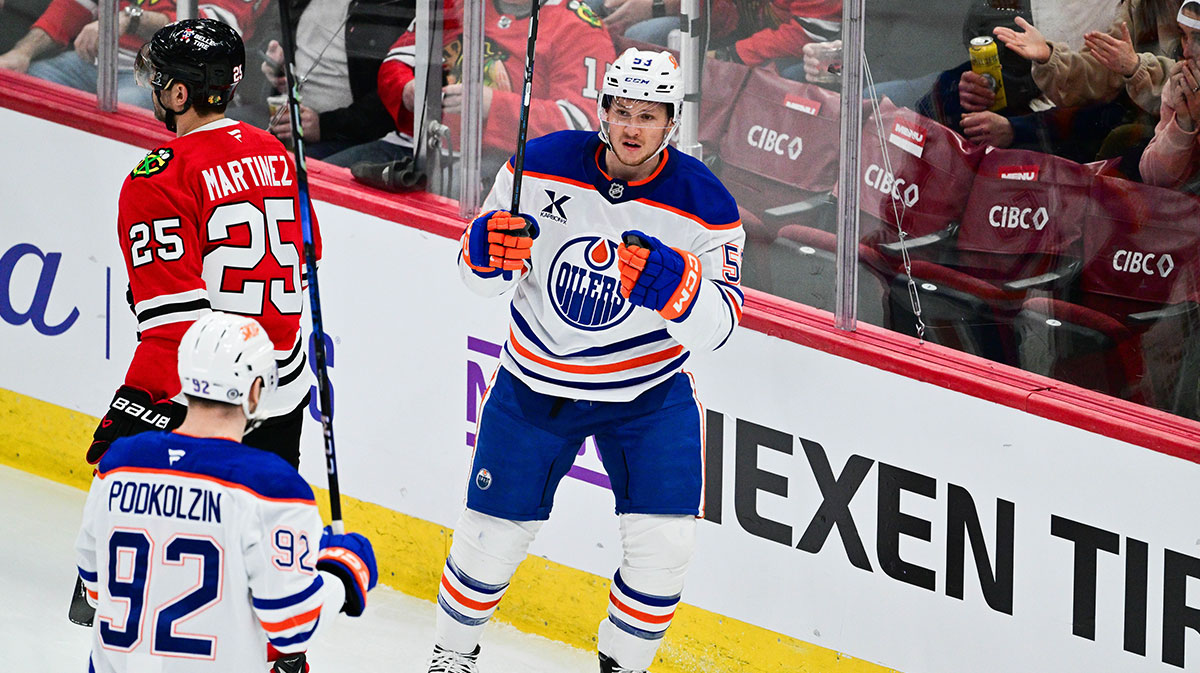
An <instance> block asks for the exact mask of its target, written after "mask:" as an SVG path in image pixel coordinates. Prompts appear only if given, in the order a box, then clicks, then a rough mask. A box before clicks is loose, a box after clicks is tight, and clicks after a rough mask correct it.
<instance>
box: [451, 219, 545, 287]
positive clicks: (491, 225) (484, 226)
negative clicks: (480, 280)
mask: <svg viewBox="0 0 1200 673" xmlns="http://www.w3.org/2000/svg"><path fill="white" fill-rule="evenodd" d="M538 233H539V230H538V226H537V222H535V221H534V219H533V218H532V217H530V216H529V215H516V216H513V215H510V214H509V213H508V212H506V211H503V210H493V211H490V212H487V213H484V214H483V215H480V216H479V217H477V218H475V219H474V220H473V221H472V222H471V225H470V227H468V230H467V236H466V237H465V238H464V239H463V259H464V260H465V261H466V262H467V266H470V267H471V268H472V269H473V270H474V271H475V272H476V273H480V274H488V275H490V274H493V273H495V272H496V270H501V271H521V270H522V269H523V268H524V267H525V262H526V261H528V260H529V257H530V249H531V248H532V246H533V239H535V238H537V236H538Z"/></svg>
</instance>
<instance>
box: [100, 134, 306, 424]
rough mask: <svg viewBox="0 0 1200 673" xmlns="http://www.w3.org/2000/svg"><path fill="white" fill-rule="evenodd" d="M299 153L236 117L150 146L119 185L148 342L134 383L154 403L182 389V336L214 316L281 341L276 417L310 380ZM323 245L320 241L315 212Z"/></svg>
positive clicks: (129, 268) (123, 233)
mask: <svg viewBox="0 0 1200 673" xmlns="http://www.w3.org/2000/svg"><path fill="white" fill-rule="evenodd" d="M297 200H298V199H297V188H296V170H295V165H294V164H293V163H292V158H291V156H290V155H289V154H288V152H287V151H286V150H285V149H284V147H283V145H282V144H281V143H280V142H279V140H277V139H276V138H275V137H274V136H272V135H271V134H269V133H267V132H266V131H263V130H261V129H257V128H254V127H253V126H249V125H247V124H243V123H241V122H238V121H234V120H232V119H221V120H219V121H215V122H212V123H209V124H206V125H204V126H202V127H200V128H198V129H195V130H193V131H191V132H189V133H187V134H185V135H183V136H181V137H179V138H176V139H174V140H172V141H171V142H169V143H167V144H166V145H164V146H162V147H160V148H158V149H155V150H153V151H151V152H150V153H149V154H147V155H146V157H145V158H144V159H143V160H142V161H141V162H140V163H139V164H138V165H137V166H136V167H135V168H134V169H133V172H131V173H130V174H129V177H127V178H126V179H125V184H124V186H123V187H122V188H121V199H120V204H119V208H120V212H119V215H118V216H117V235H118V240H119V242H120V245H121V252H122V254H123V255H124V257H125V270H126V272H127V273H128V275H129V285H130V291H131V292H132V294H133V298H132V302H133V311H134V313H135V314H136V316H137V321H138V333H139V335H140V342H139V343H138V346H137V350H136V351H135V352H134V355H133V362H132V363H131V364H130V365H129V372H128V373H127V374H126V376H125V383H126V384H128V385H131V386H135V387H137V388H142V389H145V390H147V391H149V393H150V395H151V397H153V398H154V399H155V400H161V399H167V398H172V397H175V396H176V395H177V394H179V392H180V383H179V374H178V372H177V351H178V348H179V341H180V339H181V338H182V337H183V333H184V332H185V331H187V328H188V326H190V325H191V324H192V322H194V321H195V320H196V319H197V318H199V317H200V316H202V315H204V314H205V313H207V312H208V311H210V310H213V311H225V312H228V313H236V314H239V315H246V316H250V317H252V318H254V319H255V320H257V321H259V323H261V324H262V326H263V328H264V329H266V330H267V334H268V335H270V337H271V341H273V342H274V344H275V359H276V361H277V363H278V365H279V391H278V392H277V393H276V394H275V395H274V396H273V397H272V398H271V400H270V401H269V404H270V409H269V412H270V415H271V416H277V415H280V414H283V413H287V412H289V411H292V410H293V409H295V408H296V407H297V406H298V405H299V404H300V402H301V401H302V400H303V398H304V395H305V394H306V393H307V392H308V390H309V386H310V385H311V374H309V373H308V367H307V366H306V362H307V359H306V356H305V353H304V352H303V351H304V350H306V349H304V348H303V345H304V339H303V334H302V332H303V330H302V329H301V326H300V317H301V313H302V311H303V308H304V302H305V296H304V288H305V284H306V282H307V277H306V273H307V268H306V266H305V263H304V248H303V234H302V232H301V224H300V217H299V206H298V204H297ZM312 229H313V242H314V245H315V247H316V253H317V256H318V258H319V257H320V254H321V238H320V233H319V230H318V228H317V220H316V216H315V214H314V215H313V219H312Z"/></svg>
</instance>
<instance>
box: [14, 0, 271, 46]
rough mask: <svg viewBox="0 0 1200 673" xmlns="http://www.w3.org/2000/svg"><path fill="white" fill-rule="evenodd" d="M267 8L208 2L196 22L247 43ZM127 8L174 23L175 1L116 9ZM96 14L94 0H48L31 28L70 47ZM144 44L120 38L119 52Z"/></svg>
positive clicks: (245, 2)
mask: <svg viewBox="0 0 1200 673" xmlns="http://www.w3.org/2000/svg"><path fill="white" fill-rule="evenodd" d="M0 4H3V3H0ZM267 4H268V3H267V0H209V1H208V2H200V4H199V5H197V7H196V18H198V19H216V20H218V21H221V22H224V23H226V24H229V25H230V26H231V27H232V28H233V29H234V30H236V31H237V32H238V33H240V34H241V36H242V39H245V40H248V39H250V36H251V35H252V34H253V32H254V22H255V20H257V19H258V17H260V16H262V13H263V12H264V11H265V10H266V9H267ZM128 5H133V6H134V7H141V8H142V9H143V10H145V11H147V12H159V13H160V14H166V15H167V17H169V18H170V20H171V21H174V20H175V0H119V2H118V6H117V8H118V10H120V9H124V8H125V7H126V6H128ZM97 11H99V10H97V9H96V2H95V1H94V0H50V4H49V6H47V7H46V11H44V12H42V15H41V16H40V17H38V20H37V22H36V23H34V24H33V27H34V28H41V29H42V30H44V31H46V34H47V35H49V36H50V39H52V40H54V41H55V42H57V43H58V44H61V45H70V44H71V43H72V42H74V41H75V36H76V35H78V34H79V31H80V30H82V29H83V27H84V26H86V25H87V24H89V23H91V22H93V21H95V20H96V16H97ZM145 43H146V40H144V39H142V38H140V37H138V36H136V35H122V36H121V42H120V45H121V48H122V49H127V50H129V51H137V50H138V49H140V48H141V46H142V45H143V44H145Z"/></svg>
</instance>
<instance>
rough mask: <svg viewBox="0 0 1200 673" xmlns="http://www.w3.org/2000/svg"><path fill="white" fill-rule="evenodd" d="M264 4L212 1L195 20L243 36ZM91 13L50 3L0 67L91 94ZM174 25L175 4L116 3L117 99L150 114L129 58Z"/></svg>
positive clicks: (88, 7)
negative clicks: (223, 25) (221, 24)
mask: <svg viewBox="0 0 1200 673" xmlns="http://www.w3.org/2000/svg"><path fill="white" fill-rule="evenodd" d="M266 5H267V3H266V2H262V3H248V2H243V1H242V0H213V2H212V3H202V4H200V5H199V7H198V8H197V13H198V15H199V17H200V18H210V19H217V20H219V21H223V22H224V23H226V24H229V25H230V26H232V27H233V28H234V29H235V30H237V31H238V32H239V33H243V37H246V34H248V33H249V32H250V29H251V27H252V26H253V23H254V20H255V19H256V18H257V17H258V16H259V15H261V14H262V12H263V10H265V9H266ZM96 12H97V9H96V4H95V3H94V2H90V1H89V0H51V2H50V5H49V6H48V7H47V8H46V11H45V12H43V13H42V15H41V17H40V18H38V20H37V21H36V22H35V23H34V24H33V27H32V28H31V29H30V30H29V32H28V33H26V34H25V37H23V38H21V39H20V40H19V41H17V44H16V45H14V46H13V48H12V49H10V50H8V51H7V52H5V53H4V54H0V68H4V69H6V70H14V71H17V72H28V73H29V74H30V75H33V76H34V77H38V78H41V79H44V80H47V81H50V82H55V83H57V84H63V85H66V86H69V87H73V88H75V89H80V90H83V91H88V92H91V93H95V92H96V79H97V73H98V71H99V68H98V67H97V65H96V58H97V54H98V52H99V44H100V40H99V37H100V22H99V20H97V18H96V17H97V14H96ZM174 20H175V0H159V2H158V3H151V2H145V3H144V4H143V3H142V2H138V1H131V0H120V4H119V5H118V14H117V32H118V34H119V35H120V41H119V47H120V53H119V61H118V65H119V67H118V72H117V100H119V101H120V102H122V103H130V104H133V105H138V106H141V107H144V108H146V109H152V104H151V102H150V97H149V96H147V95H146V91H145V90H144V89H141V88H139V87H138V85H137V83H136V82H135V81H134V77H133V58H134V56H135V55H136V53H137V50H138V49H140V48H141V47H142V45H143V44H145V43H146V41H147V40H149V39H150V38H151V37H152V36H153V35H154V33H155V32H156V31H157V30H158V29H159V28H162V27H163V26H165V25H167V24H168V23H170V22H172V21H174ZM64 50H65V51H64Z"/></svg>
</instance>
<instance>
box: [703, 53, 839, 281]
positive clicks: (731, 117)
mask: <svg viewBox="0 0 1200 673" xmlns="http://www.w3.org/2000/svg"><path fill="white" fill-rule="evenodd" d="M732 65H733V64H728V63H721V62H714V61H711V60H710V61H708V62H706V64H705V74H704V80H705V84H704V87H705V88H704V99H705V100H708V99H709V98H711V97H714V96H719V97H721V98H723V99H724V100H726V101H728V102H730V103H731V104H732V107H731V108H729V109H728V114H727V116H726V117H725V121H724V123H722V124H720V125H716V124H714V123H712V122H711V121H710V120H708V119H703V120H702V122H701V123H702V126H701V129H700V135H701V138H702V140H704V142H705V159H706V161H709V160H710V155H712V156H713V161H712V162H711V163H710V165H711V166H712V167H713V170H714V172H715V173H716V174H717V176H718V177H720V178H721V181H722V182H723V183H724V184H725V187H726V188H727V189H729V192H730V193H731V194H732V195H733V197H734V198H735V199H736V200H737V202H738V205H739V206H740V207H741V208H742V210H743V213H742V215H743V216H742V223H743V225H745V228H746V251H745V255H744V259H746V260H748V262H747V264H746V267H745V270H744V271H745V276H744V277H743V283H745V284H746V285H748V286H750V287H755V288H757V289H761V290H765V291H768V292H773V291H774V289H773V288H772V287H771V282H772V280H771V279H772V274H771V273H770V272H769V269H768V268H767V265H766V263H765V259H766V258H767V256H768V248H769V246H770V245H771V243H772V242H773V241H774V240H775V238H776V236H777V234H778V232H779V229H780V228H781V227H783V226H784V225H786V224H804V225H807V226H816V227H820V226H826V227H831V226H832V223H833V220H832V218H830V219H829V220H828V221H827V222H824V223H823V222H822V221H818V220H816V219H809V216H818V215H820V214H819V213H818V212H816V211H813V212H807V211H804V212H798V213H796V214H795V216H794V217H792V218H788V219H782V220H781V219H778V218H776V219H771V218H768V217H766V216H765V213H766V211H767V210H768V209H770V208H773V207H776V206H781V205H785V204H790V203H794V202H798V201H804V200H806V199H809V198H811V197H813V196H817V195H822V194H824V195H828V193H829V192H830V190H832V188H833V185H834V182H835V181H836V179H837V157H838V147H839V145H838V134H839V127H838V124H839V122H838V119H839V117H840V107H839V106H840V105H841V102H840V97H839V96H838V94H837V93H835V92H832V91H828V90H826V89H822V88H820V87H817V86H813V85H810V84H805V83H803V82H796V81H793V80H789V79H785V78H783V77H780V76H779V75H777V74H775V73H773V72H770V71H767V70H763V69H745V70H744V71H739V70H738V69H737V68H745V66H737V67H736V68H735V67H731V66H732ZM742 72H744V73H745V82H744V86H742V88H741V89H740V93H737V92H736V82H737V80H738V77H739V75H740V74H741V73H742ZM712 105H714V106H717V108H716V109H717V110H718V111H719V109H720V108H719V105H720V103H712ZM708 114H709V113H707V112H705V113H704V115H705V116H706V117H707V116H708ZM716 116H719V115H717V114H714V117H716ZM718 136H719V140H718V139H717V137H718ZM710 142H711V143H712V144H713V145H714V146H715V153H710V150H709V144H710ZM756 259H762V260H764V263H762V264H756V263H755V262H754V261H753V260H756Z"/></svg>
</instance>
